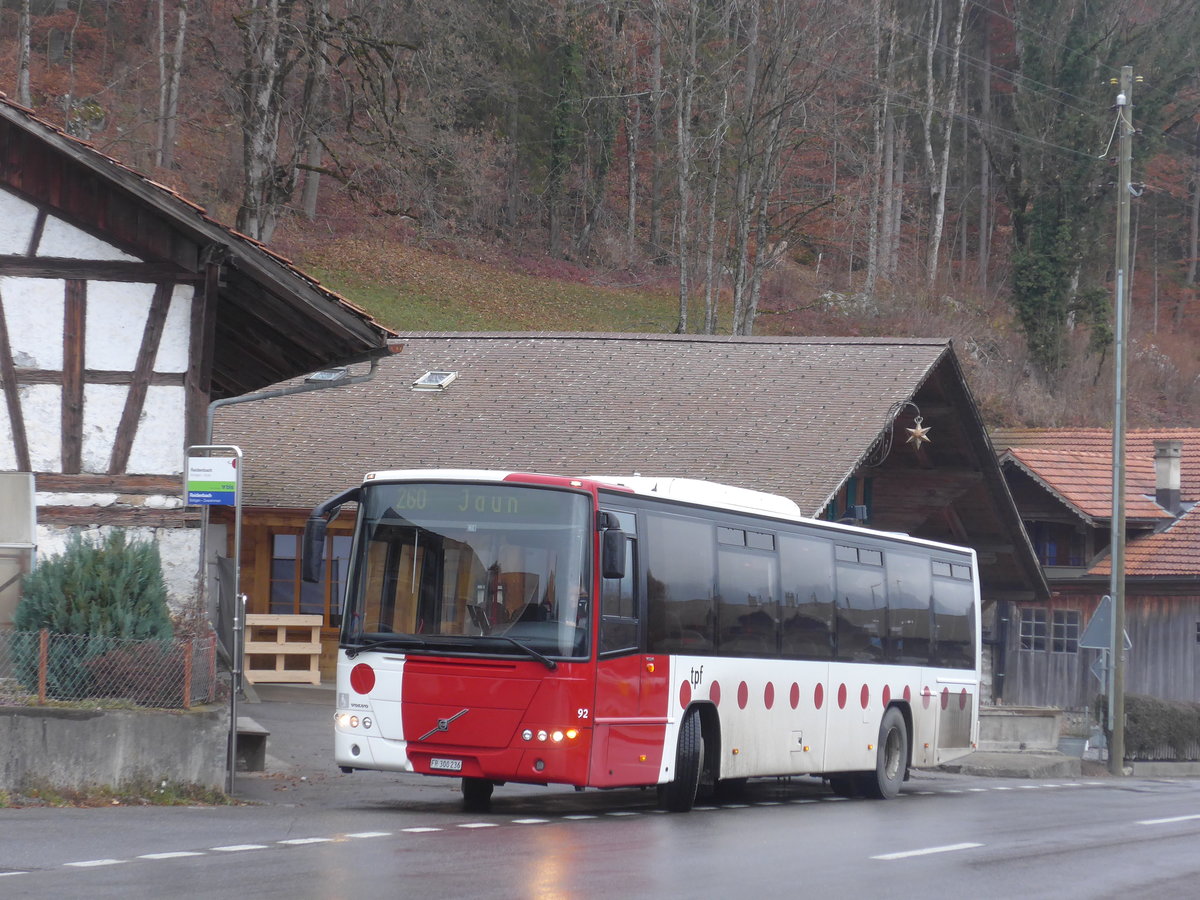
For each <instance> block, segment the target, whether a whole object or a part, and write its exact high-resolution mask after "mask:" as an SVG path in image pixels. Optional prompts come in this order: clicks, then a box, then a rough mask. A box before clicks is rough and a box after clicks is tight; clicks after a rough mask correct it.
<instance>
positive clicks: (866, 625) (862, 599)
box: [835, 545, 887, 662]
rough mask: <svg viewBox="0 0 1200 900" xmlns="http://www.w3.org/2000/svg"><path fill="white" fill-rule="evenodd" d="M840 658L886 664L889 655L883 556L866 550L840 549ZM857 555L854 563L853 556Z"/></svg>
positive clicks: (839, 546) (838, 602)
mask: <svg viewBox="0 0 1200 900" xmlns="http://www.w3.org/2000/svg"><path fill="white" fill-rule="evenodd" d="M835 554H836V555H837V560H838V561H837V566H836V570H837V571H836V575H837V658H838V659H839V660H842V661H843V662H883V660H884V658H885V653H886V647H885V646H884V642H885V640H886V637H887V635H886V633H885V630H886V625H887V585H886V584H884V580H883V577H884V573H883V565H882V561H883V560H882V556H881V554H880V553H879V551H877V550H869V549H867V548H865V547H848V546H843V545H837V546H836V548H835ZM851 554H856V555H857V562H852V561H851V558H850V555H851Z"/></svg>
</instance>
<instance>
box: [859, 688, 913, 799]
mask: <svg viewBox="0 0 1200 900" xmlns="http://www.w3.org/2000/svg"><path fill="white" fill-rule="evenodd" d="M907 769H908V727H907V726H906V725H905V724H904V716H903V715H901V713H900V710H898V709H896V707H894V706H891V707H888V709H887V712H885V713H884V714H883V721H881V722H880V723H879V743H878V744H877V745H876V749H875V771H874V772H866V773H864V774H863V775H862V776H860V777H859V779H858V787H859V791H860V792H861V793H862V795H863V796H865V797H874V798H876V799H877V800H890V799H892V798H893V797H895V796H896V795H897V794H899V793H900V784H901V782H903V781H904V774H905V772H906V771H907Z"/></svg>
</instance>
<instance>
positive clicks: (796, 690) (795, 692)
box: [788, 681, 820, 709]
mask: <svg viewBox="0 0 1200 900" xmlns="http://www.w3.org/2000/svg"><path fill="white" fill-rule="evenodd" d="M818 687H820V686H819V685H818ZM788 702H789V703H791V704H792V709H795V708H796V707H797V706H799V705H800V685H798V684H796V682H794V681H793V682H792V690H791V693H790V694H789V695H788Z"/></svg>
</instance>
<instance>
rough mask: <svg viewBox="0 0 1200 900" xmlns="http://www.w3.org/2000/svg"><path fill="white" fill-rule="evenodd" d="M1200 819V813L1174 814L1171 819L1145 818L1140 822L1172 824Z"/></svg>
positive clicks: (1140, 823)
mask: <svg viewBox="0 0 1200 900" xmlns="http://www.w3.org/2000/svg"><path fill="white" fill-rule="evenodd" d="M1196 819H1200V814H1196V815H1193V816H1172V817H1171V818H1169V819H1143V820H1142V821H1140V822H1138V824H1139V825H1171V824H1174V823H1175V822H1191V821H1194V820H1196Z"/></svg>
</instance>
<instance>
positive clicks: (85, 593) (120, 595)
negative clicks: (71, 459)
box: [13, 530, 172, 699]
mask: <svg viewBox="0 0 1200 900" xmlns="http://www.w3.org/2000/svg"><path fill="white" fill-rule="evenodd" d="M13 625H14V627H15V629H16V630H17V632H18V634H16V635H15V636H14V641H13V662H14V664H15V667H16V670H17V676H18V678H20V680H21V682H22V684H24V685H25V687H26V688H28V689H30V690H35V689H36V688H37V679H38V634H37V632H39V631H40V630H41V629H46V630H47V631H49V632H50V634H51V636H52V637H51V643H50V654H49V656H50V659H49V669H48V672H47V678H46V688H47V694H48V695H49V696H51V697H54V698H56V699H78V698H82V697H87V696H92V695H93V685H94V678H93V676H92V673H91V672H90V671H89V668H88V665H87V664H88V662H89V660H91V659H93V658H95V657H97V656H103V655H105V654H107V653H109V652H110V651H112V650H113V649H114V648H115V647H116V646H117V645H118V642H120V641H123V640H160V641H169V640H170V639H171V635H172V628H171V616H170V610H169V608H168V605H167V588H166V583H165V581H164V580H163V573H162V560H161V558H160V557H159V554H158V546H157V545H156V544H155V543H154V542H152V541H130V540H128V539H127V537H126V535H125V533H124V532H123V531H120V530H114V531H110V532H108V533H107V534H105V535H104V536H102V537H100V538H99V539H98V540H96V541H88V540H85V539H84V538H83V536H82V535H80V534H79V533H74V534H72V535H71V536H70V537H69V538H68V541H67V547H66V549H65V550H64V551H63V552H62V553H61V554H59V555H57V556H51V557H49V558H48V559H45V560H43V561H42V562H40V563H39V564H38V566H37V567H36V568H35V569H34V570H33V571H32V572H31V573H30V574H29V575H27V576H26V577H25V579H24V581H23V583H22V586H21V600H20V602H19V603H18V604H17V609H16V612H15V614H14V617H13ZM61 635H72V636H76V637H70V638H62V637H59V636H61Z"/></svg>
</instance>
